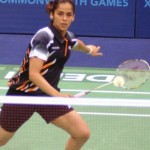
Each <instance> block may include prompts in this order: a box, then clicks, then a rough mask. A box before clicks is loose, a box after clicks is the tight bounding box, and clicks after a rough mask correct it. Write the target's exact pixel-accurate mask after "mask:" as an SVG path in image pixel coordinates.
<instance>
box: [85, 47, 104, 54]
mask: <svg viewBox="0 0 150 150" xmlns="http://www.w3.org/2000/svg"><path fill="white" fill-rule="evenodd" d="M87 47H88V48H89V49H90V51H89V54H90V55H92V56H102V55H103V53H101V52H100V48H101V47H100V46H95V45H87Z"/></svg>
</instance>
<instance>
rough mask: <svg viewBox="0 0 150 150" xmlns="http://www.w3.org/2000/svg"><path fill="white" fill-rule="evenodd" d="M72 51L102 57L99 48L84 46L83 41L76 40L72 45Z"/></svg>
mask: <svg viewBox="0 0 150 150" xmlns="http://www.w3.org/2000/svg"><path fill="white" fill-rule="evenodd" d="M73 49H75V50H79V51H82V52H85V53H87V54H91V55H92V56H102V55H103V54H102V53H101V52H100V46H95V45H86V44H84V42H83V41H81V40H79V39H78V40H77V43H76V44H75V45H74V47H73Z"/></svg>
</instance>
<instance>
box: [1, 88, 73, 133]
mask: <svg viewBox="0 0 150 150" xmlns="http://www.w3.org/2000/svg"><path fill="white" fill-rule="evenodd" d="M6 95H15V96H16V95H17V96H31V95H30V94H27V93H23V92H19V91H16V90H12V89H9V90H8V92H7V94H6ZM32 96H37V95H32ZM38 96H39V95H38ZM42 96H44V95H42ZM41 100H42V97H41ZM20 101H21V99H20ZM72 110H73V108H72V107H70V106H67V105H24V104H3V106H2V107H1V112H0V125H1V126H2V128H4V129H5V130H6V131H9V132H15V131H16V130H17V129H18V128H19V127H20V126H21V125H23V123H25V122H26V121H27V120H28V119H29V118H30V117H31V116H32V115H33V113H35V112H37V113H38V114H39V115H40V116H41V117H42V118H43V119H44V120H45V121H46V122H47V123H50V122H51V121H52V120H54V119H56V118H58V117H60V116H62V115H64V114H66V113H68V112H70V111H72Z"/></svg>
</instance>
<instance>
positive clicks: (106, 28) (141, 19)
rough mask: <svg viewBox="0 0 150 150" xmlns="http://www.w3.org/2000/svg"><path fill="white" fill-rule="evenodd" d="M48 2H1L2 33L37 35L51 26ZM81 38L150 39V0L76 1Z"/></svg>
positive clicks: (76, 25)
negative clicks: (47, 12) (47, 7)
mask: <svg viewBox="0 0 150 150" xmlns="http://www.w3.org/2000/svg"><path fill="white" fill-rule="evenodd" d="M47 2H48V0H0V22H1V23H0V33H12V34H33V33H35V32H36V31H37V30H38V29H39V28H41V27H44V26H47V25H48V24H49V16H48V15H47V14H46V12H45V5H46V3H47ZM74 2H75V4H76V17H75V22H74V23H73V24H72V26H71V28H70V30H71V31H73V32H75V33H76V34H77V35H79V36H101V37H142V38H145V37H146V38H148V37H150V28H149V26H150V0H74Z"/></svg>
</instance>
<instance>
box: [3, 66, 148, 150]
mask: <svg viewBox="0 0 150 150" xmlns="http://www.w3.org/2000/svg"><path fill="white" fill-rule="evenodd" d="M17 70H18V66H16V65H0V95H5V93H6V91H7V86H6V85H7V81H8V79H9V78H10V77H11V76H12V75H13V74H14V73H15V72H16V71H17ZM114 74H115V70H114V69H103V68H75V67H74V68H65V70H64V72H63V74H62V76H61V81H60V84H59V86H60V88H61V89H62V92H67V93H72V94H76V93H78V92H80V91H83V90H89V89H92V88H94V87H96V86H98V85H101V84H104V83H106V82H109V81H111V79H112V78H113V77H114ZM149 85H150V82H148V83H146V84H145V85H143V86H142V87H140V88H138V89H135V90H130V91H126V90H124V89H122V88H117V87H114V85H109V86H107V87H104V88H102V89H100V90H97V91H94V92H92V93H90V94H89V95H87V96H86V97H88V98H99V100H101V98H106V99H107V98H109V99H112V101H113V99H115V98H116V99H118V98H119V99H121V98H123V99H133V100H134V99H135V100H137V99H143V100H144V99H146V100H149V99H150V98H149V97H150V88H149ZM81 100H82V99H81ZM73 107H74V108H75V109H76V110H77V111H78V112H79V113H80V114H81V115H82V116H83V118H84V119H85V120H86V122H87V124H88V126H89V128H90V130H91V138H90V139H89V141H88V142H87V144H86V145H85V146H84V148H83V149H82V150H149V149H150V146H149V141H150V132H149V131H150V109H149V108H148V107H145V108H144V107H114V106H112V107H111V106H109V107H108V106H103V107H101V106H73ZM68 137H69V136H68V135H67V134H66V133H65V132H64V131H62V130H60V129H58V128H56V127H55V126H53V125H47V124H46V123H45V122H44V121H43V120H42V118H41V117H40V116H39V115H38V114H37V113H35V114H34V115H33V116H32V117H31V118H30V119H29V121H28V122H26V123H25V124H24V125H23V126H22V127H21V128H20V129H19V130H18V132H17V133H16V134H15V136H14V137H13V139H12V140H11V141H10V142H9V143H8V144H7V145H6V146H4V147H2V148H1V150H64V145H65V142H66V140H67V138H68Z"/></svg>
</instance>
